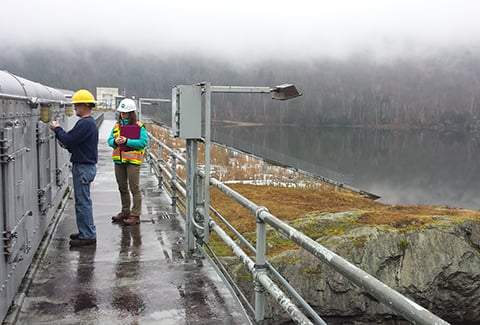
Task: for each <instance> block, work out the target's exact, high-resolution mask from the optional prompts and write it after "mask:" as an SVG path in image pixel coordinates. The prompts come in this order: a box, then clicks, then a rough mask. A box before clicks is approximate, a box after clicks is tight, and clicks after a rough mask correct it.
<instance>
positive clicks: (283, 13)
mask: <svg viewBox="0 0 480 325" xmlns="http://www.w3.org/2000/svg"><path fill="white" fill-rule="evenodd" d="M0 8H1V12H2V18H1V19H0V44H3V46H9V47H12V46H14V47H17V46H18V47H20V46H24V45H34V44H35V45H36V44H45V45H48V46H52V45H54V44H59V45H60V46H68V47H75V46H89V45H97V44H99V43H100V44H108V45H116V46H122V47H125V48H127V49H131V50H132V51H141V52H143V51H149V52H157V53H170V52H172V51H173V52H176V53H178V52H180V53H192V52H193V53H202V54H207V55H221V56H227V57H230V58H233V59H235V60H243V59H246V58H269V57H276V58H279V57H283V58H293V59H303V58H309V57H319V56H344V55H348V54H350V53H352V52H353V51H356V52H358V51H361V52H363V53H368V54H372V55H375V56H382V55H387V54H391V53H395V54H399V53H400V54H402V53H405V52H412V51H413V52H422V51H424V50H425V49H430V50H433V51H435V50H436V49H438V48H439V47H458V46H469V47H471V46H478V45H479V44H480V1H478V0H317V1H315V0H293V1H283V0H276V1H273V0H263V1H262V0H238V1H233V0H206V1H198V0H197V1H193V0H170V1H160V0H82V1H70V0H1V7H0ZM57 42H58V43H57ZM0 46H1V45H0Z"/></svg>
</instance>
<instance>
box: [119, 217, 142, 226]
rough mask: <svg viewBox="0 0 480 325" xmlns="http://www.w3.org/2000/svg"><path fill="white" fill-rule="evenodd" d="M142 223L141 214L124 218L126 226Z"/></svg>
mask: <svg viewBox="0 0 480 325" xmlns="http://www.w3.org/2000/svg"><path fill="white" fill-rule="evenodd" d="M139 223H140V217H139V216H130V217H128V219H125V220H123V224H124V225H125V226H131V225H136V224H139Z"/></svg>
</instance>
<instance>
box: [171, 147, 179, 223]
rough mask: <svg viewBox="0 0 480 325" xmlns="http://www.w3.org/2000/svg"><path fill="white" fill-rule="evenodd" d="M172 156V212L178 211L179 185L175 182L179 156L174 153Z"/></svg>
mask: <svg viewBox="0 0 480 325" xmlns="http://www.w3.org/2000/svg"><path fill="white" fill-rule="evenodd" d="M171 157H172V179H171V180H170V181H171V185H170V186H171V189H172V212H173V213H177V198H178V195H177V187H176V186H175V184H174V182H175V181H176V179H177V157H175V155H174V154H172V155H171Z"/></svg>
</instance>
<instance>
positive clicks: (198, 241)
mask: <svg viewBox="0 0 480 325" xmlns="http://www.w3.org/2000/svg"><path fill="white" fill-rule="evenodd" d="M149 137H150V144H151V145H150V147H149V150H148V153H147V155H146V157H147V160H148V163H149V164H150V166H151V170H152V171H153V173H154V174H155V176H156V177H157V178H158V180H159V186H161V187H162V189H164V190H166V191H167V192H168V194H169V196H170V197H171V198H172V205H174V206H176V207H179V209H180V210H181V213H182V214H184V215H185V217H186V219H187V220H186V225H187V226H186V232H190V233H186V234H185V237H186V238H187V239H188V237H189V236H190V237H193V238H194V240H195V248H196V250H197V251H199V252H202V253H204V254H205V256H206V257H207V258H208V259H209V261H210V262H212V263H213V265H214V267H215V268H216V270H217V272H219V274H220V276H221V277H222V279H223V280H224V281H226V282H227V285H228V286H229V287H230V289H231V291H232V292H233V293H234V294H235V295H236V296H237V298H238V300H239V301H241V302H242V304H243V305H244V308H245V309H246V310H247V311H249V312H250V314H253V315H250V317H252V318H254V321H255V322H258V323H260V322H262V321H264V317H265V314H264V313H265V303H266V299H265V297H266V292H268V293H269V294H270V295H271V296H272V297H273V298H274V300H275V301H276V302H277V303H278V304H279V306H280V307H281V308H282V309H283V310H284V311H285V312H286V313H287V314H288V315H290V317H291V319H292V320H293V321H295V322H296V323H298V324H326V323H325V322H324V321H323V320H322V319H321V317H320V316H319V315H318V314H317V313H316V312H315V311H314V310H313V309H312V308H311V307H310V306H309V305H308V303H307V302H305V301H304V299H303V298H302V297H301V296H300V294H299V293H298V292H297V291H296V290H295V289H294V288H293V287H291V286H290V284H289V283H288V282H287V281H286V280H285V279H284V278H283V277H282V276H281V275H280V274H279V272H278V271H277V270H275V269H274V267H273V266H272V265H271V264H270V263H268V261H267V260H266V225H270V226H271V227H272V228H273V229H274V230H275V231H278V232H280V233H282V234H283V235H285V236H286V237H287V238H289V239H290V240H291V241H293V242H295V243H296V244H298V245H299V246H301V247H302V248H304V249H305V250H306V251H308V252H309V253H310V254H312V255H313V256H315V257H316V258H317V259H318V260H320V261H321V262H323V263H325V264H327V265H329V266H330V267H332V268H333V269H334V270H336V271H337V272H338V273H340V274H342V275H343V276H345V277H346V278H347V279H348V280H349V281H350V282H352V283H353V284H355V285H356V286H358V287H359V288H360V289H362V290H364V291H365V292H367V293H369V294H370V295H372V296H373V297H375V298H376V299H378V301H379V302H381V303H383V304H384V305H386V306H388V307H389V308H391V309H392V310H394V311H395V312H397V313H398V314H399V315H401V316H402V317H404V318H405V319H407V320H409V321H411V322H413V323H415V324H425V325H427V324H428V325H430V324H448V323H447V322H446V321H444V320H442V319H441V318H439V317H438V316H436V315H434V314H433V313H431V312H430V311H428V310H426V309H425V308H423V307H421V306H420V305H418V304H416V303H415V302H413V301H412V300H410V299H408V298H406V297H405V296H403V295H401V294H400V293H398V292H397V291H395V290H393V289H392V288H390V287H388V286H387V285H385V284H384V283H382V282H381V281H379V280H378V279H376V278H375V277H373V276H371V275H370V274H368V273H366V272H365V271H363V270H361V269H359V268H358V267H356V266H355V265H353V264H352V263H350V262H348V261H347V260H345V259H343V258H342V257H340V256H338V255H336V254H335V253H334V252H332V251H330V250H328V249H327V248H325V247H324V246H322V245H320V244H319V243H317V242H316V241H314V240H313V239H311V238H310V237H308V236H306V235H305V234H303V233H301V232H300V231H298V230H296V229H294V228H293V227H291V226H289V225H288V224H286V223H285V222H282V221H281V220H279V219H278V218H277V217H275V216H274V215H272V214H271V213H270V212H269V211H268V209H267V208H266V207H263V206H258V205H257V204H255V203H254V202H252V201H250V200H248V199H247V198H245V197H243V196H242V195H241V194H239V193H237V192H235V191H234V190H233V189H231V188H230V187H228V186H227V185H225V184H223V183H222V182H220V181H218V180H216V179H214V178H211V177H210V186H214V187H215V188H217V189H219V190H220V191H221V192H223V193H224V194H226V195H227V196H228V197H229V198H231V199H232V200H233V201H235V202H237V203H238V204H240V205H241V206H243V207H244V208H246V209H247V210H249V211H250V212H251V213H252V217H253V218H255V220H256V225H257V230H256V233H257V236H256V238H257V240H256V248H253V246H252V245H251V244H250V243H249V242H248V241H247V240H246V239H245V238H244V237H243V236H242V235H241V234H240V233H239V232H238V231H236V230H235V228H234V227H233V226H232V225H231V224H229V223H228V222H227V220H226V219H225V218H224V217H223V216H221V215H220V214H219V213H218V211H216V210H215V208H214V207H212V206H210V207H209V211H208V213H207V212H206V211H205V208H204V206H203V204H202V202H203V198H202V197H201V193H202V191H201V187H202V186H204V185H203V181H202V179H204V178H205V172H204V170H203V168H200V167H199V166H198V164H197V162H196V159H195V161H194V162H192V161H188V160H187V159H185V158H184V157H183V156H182V154H181V153H180V152H179V151H176V150H174V149H172V148H169V147H168V146H167V145H165V144H164V143H163V142H161V141H160V140H158V139H157V138H155V137H154V136H153V135H152V134H150V133H149ZM152 144H156V146H157V152H156V153H154V151H153V147H152ZM190 145H191V144H190ZM188 146H189V144H188V143H187V151H188V150H189V148H188ZM190 150H195V151H196V146H193V147H192V148H190ZM187 156H188V155H187ZM194 157H195V156H194ZM195 158H196V157H195ZM179 164H180V165H183V166H182V168H181V169H182V170H185V168H186V169H187V175H185V178H188V177H191V178H192V179H193V180H194V184H195V186H194V187H195V188H193V189H189V188H187V185H186V184H189V183H188V180H186V179H184V178H183V177H182V176H181V175H180V174H181V173H180V172H179V171H180V168H179V166H178V165H179ZM189 165H190V167H191V168H192V167H194V169H195V173H194V175H188V166H189ZM184 174H185V173H184ZM189 192H190V194H189ZM192 192H193V195H192V194H191V193H192ZM189 200H193V201H194V202H189ZM189 205H190V209H191V208H192V206H193V208H194V213H193V214H190V213H188V209H189ZM212 215H213V217H212ZM189 219H191V220H189ZM205 220H206V223H205ZM217 221H218V222H220V223H222V224H224V225H225V227H226V228H227V229H228V230H229V231H231V232H232V233H233V234H234V235H235V237H236V238H237V239H238V240H239V241H240V242H242V244H243V245H244V246H245V247H247V249H249V250H250V251H251V252H252V253H253V254H254V255H255V259H252V258H251V257H250V256H249V255H248V254H246V253H245V252H244V251H243V249H242V248H241V247H240V246H239V245H238V244H237V243H236V242H235V240H234V239H232V238H231V237H230V236H229V235H228V234H227V233H226V231H225V230H223V229H222V227H220V226H219V225H218V224H217ZM205 224H206V226H205ZM206 227H208V229H204V228H206ZM210 231H214V232H215V233H217V234H218V236H219V237H220V238H221V240H222V241H223V242H224V243H225V244H226V245H227V246H228V247H229V248H230V250H231V251H232V252H233V254H234V255H235V256H236V257H237V258H238V260H239V261H240V262H241V263H243V265H244V266H245V267H246V268H247V269H248V270H249V272H250V273H251V275H252V276H253V279H254V291H255V303H254V306H251V305H250V303H249V302H248V300H247V299H246V298H245V296H244V295H243V293H242V292H241V289H240V288H239V287H238V286H237V285H236V284H235V283H234V281H233V277H232V276H231V275H230V274H228V272H227V270H226V268H225V267H223V266H222V265H221V263H220V259H219V258H218V257H217V256H216V255H215V253H214V251H213V249H211V247H210V246H209V243H208V236H205V235H204V234H205V233H207V232H210ZM187 249H189V248H188V247H187ZM188 255H189V254H186V256H188ZM270 274H271V275H272V276H273V278H272V277H270ZM276 281H277V282H278V283H279V284H280V285H277V282H276ZM281 287H282V288H285V290H286V291H287V292H288V294H286V293H285V292H283V291H282V289H281ZM290 297H292V298H293V299H291V298H290ZM297 304H298V305H299V306H297ZM306 314H307V315H306Z"/></svg>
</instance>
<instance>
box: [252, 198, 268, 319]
mask: <svg viewBox="0 0 480 325" xmlns="http://www.w3.org/2000/svg"><path fill="white" fill-rule="evenodd" d="M263 211H268V210H267V208H265V207H259V208H258V209H257V211H256V212H255V219H256V224H257V244H256V256H255V270H256V272H255V275H254V285H255V321H256V322H262V321H263V320H264V318H265V288H264V287H263V286H262V284H261V283H260V282H259V281H258V276H259V275H260V274H263V273H265V272H266V271H267V265H266V257H265V256H266V241H267V225H266V223H265V222H264V221H263V220H261V219H260V213H261V212H263Z"/></svg>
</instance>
